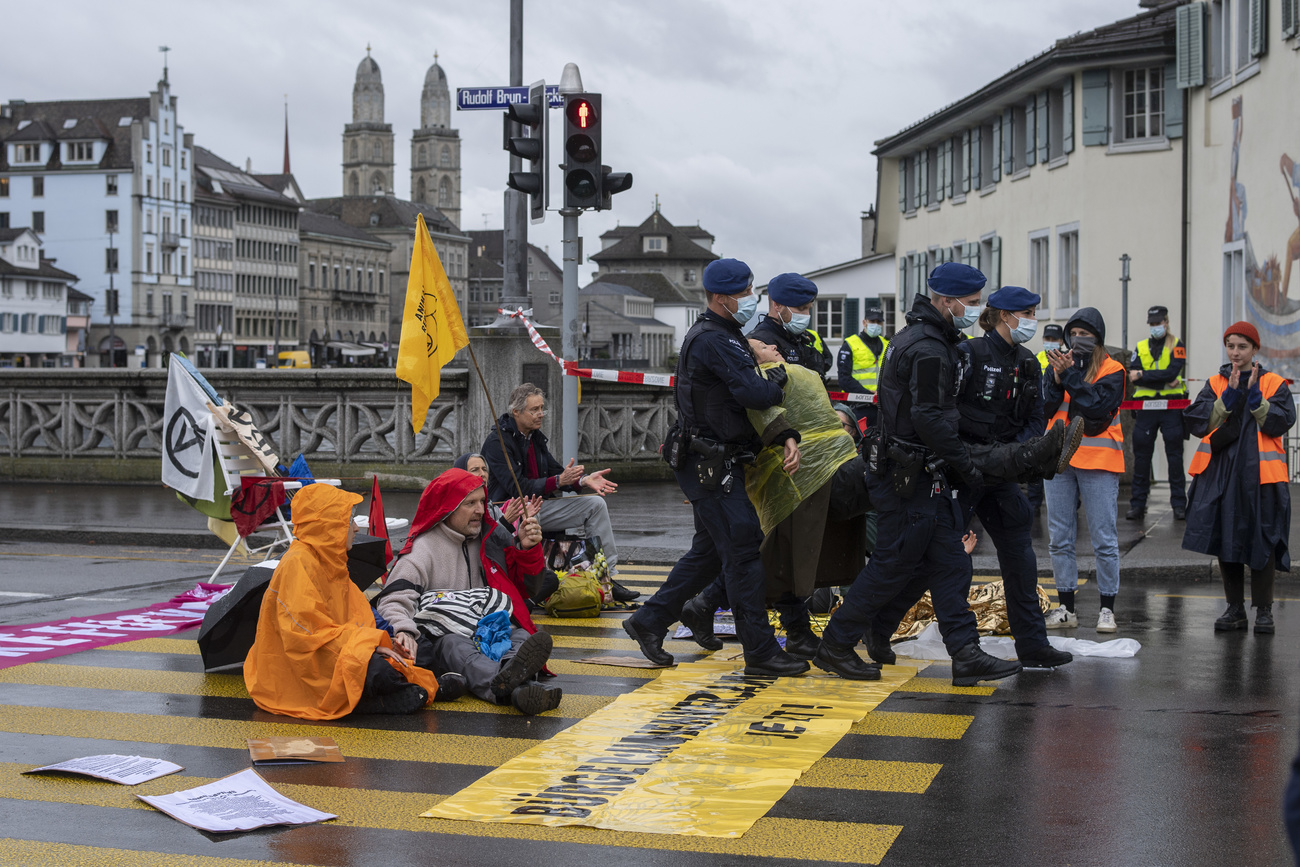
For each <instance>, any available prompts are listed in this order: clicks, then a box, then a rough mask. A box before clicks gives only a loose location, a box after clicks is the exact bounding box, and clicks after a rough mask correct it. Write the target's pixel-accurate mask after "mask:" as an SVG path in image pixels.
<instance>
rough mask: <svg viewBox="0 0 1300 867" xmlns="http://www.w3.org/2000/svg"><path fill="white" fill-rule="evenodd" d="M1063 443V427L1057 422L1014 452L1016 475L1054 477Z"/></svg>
mask: <svg viewBox="0 0 1300 867" xmlns="http://www.w3.org/2000/svg"><path fill="white" fill-rule="evenodd" d="M1064 443H1065V425H1063V424H1061V423H1060V422H1059V421H1058V422H1057V423H1056V424H1054V425H1052V427H1051V428H1050V429H1049V430H1048V431H1047V433H1045V434H1043V435H1042V436H1041V437H1035V438H1034V439H1031V440H1029V441H1028V442H1026V443H1025V444H1024V445H1022V446H1021V447H1020V448H1019V449H1017V450H1016V470H1017V475H1025V474H1038V475H1041V476H1042V477H1043V478H1045V479H1049V478H1051V477H1052V476H1054V475H1055V474H1056V472H1057V470H1056V465H1057V463H1058V461H1059V460H1060V457H1061V448H1062V446H1063V445H1064Z"/></svg>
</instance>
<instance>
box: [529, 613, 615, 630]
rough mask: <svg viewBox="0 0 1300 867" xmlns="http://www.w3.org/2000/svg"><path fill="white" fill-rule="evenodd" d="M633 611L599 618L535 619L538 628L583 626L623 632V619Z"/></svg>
mask: <svg viewBox="0 0 1300 867" xmlns="http://www.w3.org/2000/svg"><path fill="white" fill-rule="evenodd" d="M631 613H632V612H631V611H606V612H604V613H602V614H601V615H600V616H599V617H548V616H546V615H544V614H543V615H542V616H540V617H534V618H533V622H534V623H536V624H537V625H538V626H581V627H584V628H586V629H617V630H619V631H622V628H623V627H622V625H621V624H622V623H623V617H622V616H621V615H627V614H631Z"/></svg>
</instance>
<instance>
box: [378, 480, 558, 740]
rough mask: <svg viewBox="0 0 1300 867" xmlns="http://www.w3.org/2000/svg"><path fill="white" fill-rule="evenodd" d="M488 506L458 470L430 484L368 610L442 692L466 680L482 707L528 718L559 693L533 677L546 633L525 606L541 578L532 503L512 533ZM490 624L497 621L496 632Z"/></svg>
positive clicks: (543, 655)
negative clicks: (507, 708) (504, 708)
mask: <svg viewBox="0 0 1300 867" xmlns="http://www.w3.org/2000/svg"><path fill="white" fill-rule="evenodd" d="M486 503H487V494H486V490H485V488H484V486H483V480H482V479H481V478H479V477H478V476H476V475H474V474H473V473H469V472H466V471H465V470H461V469H456V468H452V469H449V470H447V471H446V472H444V473H443V474H442V475H440V476H438V477H437V478H435V479H434V480H433V481H431V482H429V485H428V487H426V488H425V489H424V493H423V494H421V495H420V503H419V505H418V506H417V507H416V510H415V518H414V520H412V521H411V532H410V535H409V536H408V537H407V540H406V544H405V545H404V546H403V547H402V550H401V553H400V554H399V555H398V559H397V560H396V561H395V562H394V563H393V568H392V570H391V571H390V572H389V575H388V582H387V584H386V585H385V586H384V589H383V592H381V593H380V594H379V595H378V596H376V597H375V599H374V605H375V609H376V610H377V611H378V612H379V614H380V615H381V616H382V617H383V618H384V619H385V620H387V621H388V623H389V625H390V626H391V627H392V629H393V633H394V636H395V637H394V638H393V643H394V644H395V645H397V646H398V647H400V648H402V649H403V650H404V651H406V652H408V653H410V654H411V655H412V656H413V657H414V658H415V661H416V664H417V665H421V666H425V667H428V668H430V669H432V670H433V671H434V672H435V673H436V674H439V677H440V679H441V680H443V681H444V687H445V686H446V683H445V682H446V681H450V680H456V679H460V678H463V679H464V683H465V685H466V686H467V688H468V690H469V691H470V692H472V693H474V695H476V696H478V697H479V698H481V699H483V700H484V701H489V702H494V703H497V704H512V705H514V707H515V709H516V710H518V711H520V712H521V713H525V714H537V713H542V712H543V711H547V710H553V709H554V708H556V707H558V706H559V704H560V699H561V698H562V696H563V693H562V692H561V691H560V689H559V688H557V687H547V686H544V685H542V684H541V683H539V682H537V681H536V680H535V679H534V678H535V676H536V675H537V673H538V672H540V671H542V670H543V669H544V668H545V666H546V661H547V660H548V659H549V658H550V655H551V649H552V641H551V636H550V635H548V634H546V633H545V632H539V631H538V630H537V627H536V626H534V625H533V622H532V619H531V618H530V617H529V616H528V605H527V603H526V602H525V599H526V597H529V596H534V595H536V594H537V593H538V591H539V589H540V587H541V584H542V581H543V576H544V572H545V563H544V562H543V557H542V548H541V545H540V544H539V543H540V542H541V540H542V531H541V528H540V527H539V526H538V523H537V514H536V506H535V504H528V506H526V507H525V512H524V516H523V517H522V518H521V519H520V521H519V527H518V529H517V530H515V531H513V532H512V531H511V530H509V529H507V527H506V525H504V524H501V523H498V522H497V520H496V519H495V518H493V516H492V515H491V514H488V513H486V511H485V509H486ZM494 615H495V617H494ZM490 621H499V622H500V623H501V628H500V629H499V630H497V633H496V634H495V635H492V634H491V633H490V632H489V631H487V630H486V627H488V626H489V623H490Z"/></svg>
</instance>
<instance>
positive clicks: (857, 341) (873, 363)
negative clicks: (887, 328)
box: [844, 334, 889, 392]
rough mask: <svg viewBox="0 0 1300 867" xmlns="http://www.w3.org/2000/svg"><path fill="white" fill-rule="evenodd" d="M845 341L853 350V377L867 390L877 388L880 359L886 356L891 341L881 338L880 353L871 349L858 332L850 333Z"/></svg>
mask: <svg viewBox="0 0 1300 867" xmlns="http://www.w3.org/2000/svg"><path fill="white" fill-rule="evenodd" d="M844 342H845V343H847V344H848V345H849V348H850V349H852V350H853V378H854V379H856V380H857V381H858V384H860V385H861V386H862V387H863V388H865V389H866V390H867V391H871V392H874V391H875V390H876V381H877V377H879V375H880V359H882V358H884V357H885V350H886V349H888V348H889V341H888V340H886V339H884V338H883V337H882V338H880V343H881V346H880V355H876V354H875V353H874V352H872V351H871V347H869V346H867V344H866V343H864V342H863V340H862V338H861V337H859V336H858V335H856V334H850V335H849V336H848V337H846V338H844Z"/></svg>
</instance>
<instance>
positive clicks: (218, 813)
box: [136, 770, 338, 834]
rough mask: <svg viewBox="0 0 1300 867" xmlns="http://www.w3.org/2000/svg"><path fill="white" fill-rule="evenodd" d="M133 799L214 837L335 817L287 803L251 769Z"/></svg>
mask: <svg viewBox="0 0 1300 867" xmlns="http://www.w3.org/2000/svg"><path fill="white" fill-rule="evenodd" d="M136 797H137V798H139V799H140V800H142V801H144V802H145V803H146V804H148V805H149V806H151V807H154V808H155V809H158V810H161V811H162V812H164V813H166V814H167V815H168V816H171V817H172V818H173V819H176V820H177V821H180V822H184V823H185V824H186V825H191V826H193V827H195V828H198V829H199V830H200V831H210V832H212V833H216V834H223V833H228V832H230V831H251V830H252V829H254V828H264V827H266V826H268V825H306V824H309V823H312V822H324V821H326V820H328V819H337V818H338V816H336V815H334V814H333V813H322V812H321V811H320V810H313V809H312V808H311V807H308V806H306V805H304V804H299V803H298V802H297V801H291V800H289V799H288V798H286V797H285V796H284V795H281V794H280V793H279V792H277V791H276V790H275V789H272V788H271V787H270V786H268V785H267V784H266V781H265V780H263V779H262V778H261V777H260V776H258V775H257V772H256V771H252V770H247V771H240V772H239V773H237V774H231V775H230V776H229V777H223V778H222V779H220V780H216V781H215V782H211V783H208V784H206V785H203V786H198V787H196V788H193V789H186V790H185V791H183V792H172V793H171V794H170V795H153V796H150V795H136Z"/></svg>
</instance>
